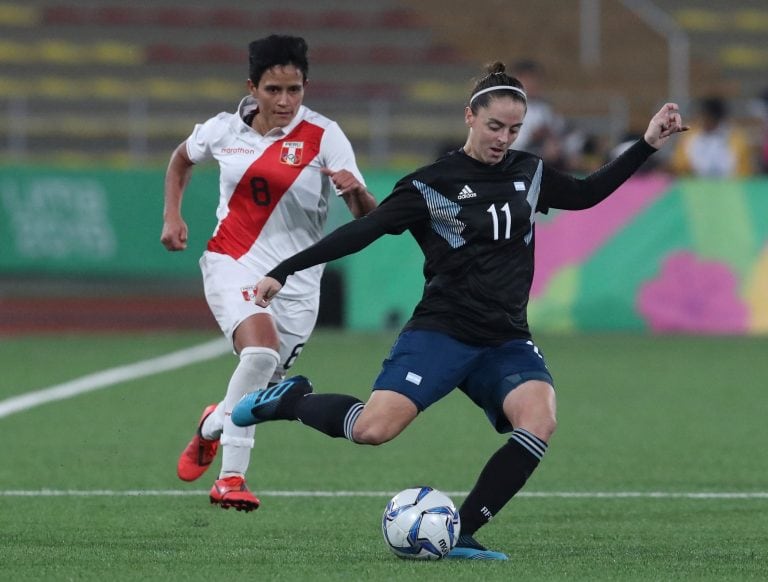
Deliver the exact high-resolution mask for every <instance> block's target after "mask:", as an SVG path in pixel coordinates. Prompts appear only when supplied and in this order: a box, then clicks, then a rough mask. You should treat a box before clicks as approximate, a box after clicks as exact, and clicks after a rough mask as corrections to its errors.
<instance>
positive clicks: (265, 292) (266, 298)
mask: <svg viewBox="0 0 768 582" xmlns="http://www.w3.org/2000/svg"><path fill="white" fill-rule="evenodd" d="M282 288H283V286H282V285H281V284H280V282H279V281H278V280H277V279H273V278H272V277H264V278H263V279H262V280H261V281H259V284H258V285H256V292H255V294H254V299H253V301H254V303H256V305H259V306H260V307H266V306H267V305H269V302H270V301H272V298H273V297H274V296H275V295H277V294H278V293H279V292H280V289H282Z"/></svg>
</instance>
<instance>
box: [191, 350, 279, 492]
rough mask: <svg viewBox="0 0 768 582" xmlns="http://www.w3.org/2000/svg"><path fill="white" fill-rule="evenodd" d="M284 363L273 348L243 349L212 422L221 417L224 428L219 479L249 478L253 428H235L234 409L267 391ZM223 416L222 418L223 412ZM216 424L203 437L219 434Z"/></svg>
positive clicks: (204, 428) (222, 430) (207, 429)
mask: <svg viewBox="0 0 768 582" xmlns="http://www.w3.org/2000/svg"><path fill="white" fill-rule="evenodd" d="M279 361H280V354H278V353H277V352H276V351H275V350H272V349H270V348H256V347H248V348H243V350H242V351H241V352H240V363H239V364H238V365H237V368H235V372H234V373H233V374H232V378H230V380H229V385H228V386H227V395H226V396H225V397H224V400H223V402H221V403H219V406H217V407H216V412H214V413H213V414H211V416H209V417H208V418H209V419H210V418H211V417H213V416H217V420H218V419H220V420H221V421H222V425H221V426H222V428H221V446H222V455H221V473H220V474H219V478H223V477H230V476H232V475H245V472H246V471H247V470H248V463H249V461H250V459H251V449H252V448H253V432H254V427H253V426H246V427H241V426H235V425H234V423H233V422H232V419H231V414H232V409H233V408H234V407H235V405H236V404H237V403H238V402H239V401H240V399H241V398H242V397H243V395H245V394H247V393H248V392H253V391H254V390H258V389H260V388H266V386H267V383H268V382H269V380H270V379H271V378H272V374H274V372H275V368H277V364H278V362H279ZM220 409H221V410H222V412H223V414H222V415H221V416H218V413H219V410H220ZM213 422H214V421H212V422H211V426H209V427H206V425H207V424H208V423H207V422H206V423H204V425H203V437H205V435H206V434H215V432H216V431H215V430H213V429H214V428H215V425H214V424H213Z"/></svg>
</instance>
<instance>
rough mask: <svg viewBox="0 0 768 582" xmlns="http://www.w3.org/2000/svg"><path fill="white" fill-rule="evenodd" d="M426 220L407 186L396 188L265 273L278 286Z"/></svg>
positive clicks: (424, 210)
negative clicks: (294, 274) (365, 213)
mask: <svg viewBox="0 0 768 582" xmlns="http://www.w3.org/2000/svg"><path fill="white" fill-rule="evenodd" d="M428 216H429V212H428V210H427V206H426V203H425V202H424V200H423V198H422V197H421V196H420V195H418V194H415V193H414V192H413V191H411V190H410V189H408V188H407V187H406V186H396V187H395V190H394V191H393V192H392V194H390V195H389V196H388V197H387V198H386V199H385V200H383V201H382V203H381V204H380V205H379V206H377V207H376V208H375V209H374V210H372V211H371V212H370V213H369V214H367V215H366V216H363V217H362V218H358V219H357V220H352V221H350V222H348V223H346V224H344V225H342V226H340V227H339V228H337V229H336V230H334V231H333V232H332V233H331V234H329V235H328V236H326V237H324V238H323V239H321V240H320V241H319V242H317V243H315V244H314V245H312V246H311V247H309V248H307V249H305V250H303V251H301V252H299V253H297V254H295V255H293V256H292V257H290V258H288V259H286V260H285V261H283V262H282V263H280V264H279V265H278V266H277V267H275V268H274V269H272V270H271V271H270V272H269V273H267V276H268V277H272V278H273V279H276V280H277V281H280V283H281V284H283V285H284V284H285V280H286V279H287V278H288V276H289V275H292V274H293V273H295V272H296V271H301V270H304V269H308V268H309V267H312V266H314V265H320V264H322V263H327V262H329V261H334V260H336V259H340V258H341V257H345V256H347V255H351V254H353V253H356V252H358V251H361V250H362V249H364V248H365V247H367V246H368V245H370V244H371V243H372V242H374V241H375V240H377V239H378V238H380V237H382V236H384V235H385V234H400V233H402V232H404V231H405V230H407V229H408V228H409V227H410V226H413V225H415V224H417V223H418V222H420V221H422V220H423V219H424V218H425V217H428Z"/></svg>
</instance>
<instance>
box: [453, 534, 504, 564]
mask: <svg viewBox="0 0 768 582" xmlns="http://www.w3.org/2000/svg"><path fill="white" fill-rule="evenodd" d="M446 558H447V559H449V560H508V559H509V558H507V555H506V554H502V553H501V552H494V551H493V550H489V549H488V548H486V547H485V546H483V545H481V544H480V543H478V541H477V540H476V539H475V538H473V537H472V536H470V535H460V536H459V541H457V542H456V546H455V547H454V548H453V549H452V550H451V551H450V552H448V555H447V556H446Z"/></svg>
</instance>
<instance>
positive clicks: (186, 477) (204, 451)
mask: <svg viewBox="0 0 768 582" xmlns="http://www.w3.org/2000/svg"><path fill="white" fill-rule="evenodd" d="M215 409H216V404H211V405H209V406H206V408H205V410H203V416H202V417H200V422H199V423H198V425H197V430H196V431H195V436H193V437H192V440H191V441H189V444H188V445H187V446H186V448H185V449H184V451H183V452H182V453H181V456H180V457H179V462H178V464H177V465H176V474H177V475H178V476H179V479H181V480H182V481H194V480H195V479H197V478H199V477H200V476H201V475H202V474H203V473H205V472H206V471H207V470H208V467H210V466H211V463H212V462H213V459H215V458H216V451H218V450H219V439H216V440H214V441H209V440H207V439H204V438H203V437H202V436H200V431H201V429H202V428H203V422H205V419H206V418H208V416H210V414H211V413H212V412H213V411H214V410H215Z"/></svg>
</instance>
